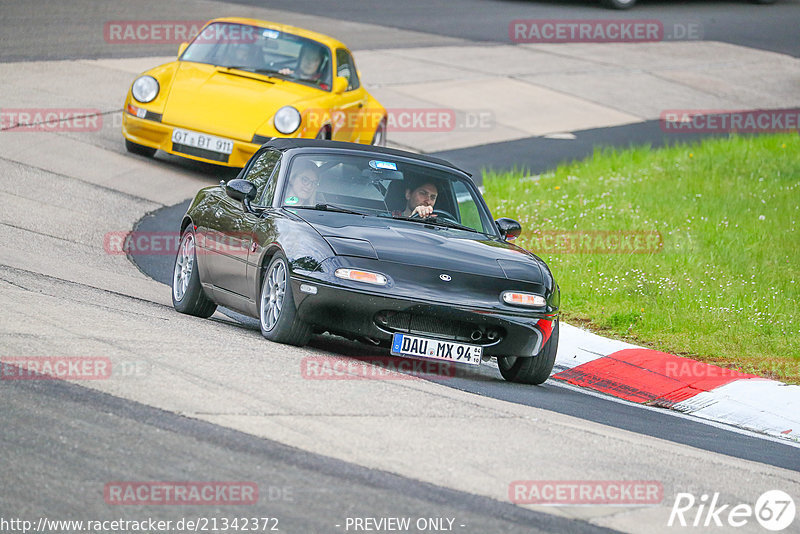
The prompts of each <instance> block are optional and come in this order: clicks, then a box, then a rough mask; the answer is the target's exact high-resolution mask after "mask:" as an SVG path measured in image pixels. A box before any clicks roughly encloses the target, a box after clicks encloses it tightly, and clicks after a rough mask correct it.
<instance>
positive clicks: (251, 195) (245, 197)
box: [225, 179, 258, 203]
mask: <svg viewBox="0 0 800 534" xmlns="http://www.w3.org/2000/svg"><path fill="white" fill-rule="evenodd" d="M225 193H227V194H228V196H229V197H231V198H232V199H234V200H238V201H240V202H245V201H246V202H248V203H249V202H250V201H251V200H255V198H256V194H257V193H258V190H257V189H256V186H255V185H253V183H252V182H248V181H247V180H242V179H236V180H231V181H230V182H228V183H227V184H225Z"/></svg>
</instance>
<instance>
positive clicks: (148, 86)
mask: <svg viewBox="0 0 800 534" xmlns="http://www.w3.org/2000/svg"><path fill="white" fill-rule="evenodd" d="M158 90H159V87H158V81H156V79H155V78H153V77H152V76H139V77H138V78H136V81H135V82H133V87H132V88H131V94H132V95H133V98H135V99H136V100H137V101H139V102H141V103H142V104H147V103H148V102H152V101H153V99H154V98H155V97H156V96H158Z"/></svg>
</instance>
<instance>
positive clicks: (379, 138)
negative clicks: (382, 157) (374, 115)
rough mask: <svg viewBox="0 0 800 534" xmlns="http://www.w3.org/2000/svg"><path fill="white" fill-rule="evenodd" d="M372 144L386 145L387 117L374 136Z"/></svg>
mask: <svg viewBox="0 0 800 534" xmlns="http://www.w3.org/2000/svg"><path fill="white" fill-rule="evenodd" d="M372 144H373V145H375V146H386V119H383V120H381V122H380V124H378V127H377V128H376V129H375V135H373V136H372Z"/></svg>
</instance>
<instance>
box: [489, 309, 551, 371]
mask: <svg viewBox="0 0 800 534" xmlns="http://www.w3.org/2000/svg"><path fill="white" fill-rule="evenodd" d="M556 352H558V319H556V320H555V321H554V322H553V332H552V333H551V334H550V339H548V340H547V343H545V344H544V347H542V350H540V351H539V354H538V355H536V356H534V357H532V358H530V357H527V356H526V357H516V356H498V357H497V366H498V367H499V368H500V374H501V375H503V378H505V379H506V380H508V381H509V382H519V383H521V384H542V383H544V381H545V380H547V379H548V378H549V377H550V373H552V372H553V365H555V363H556Z"/></svg>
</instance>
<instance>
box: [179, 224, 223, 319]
mask: <svg viewBox="0 0 800 534" xmlns="http://www.w3.org/2000/svg"><path fill="white" fill-rule="evenodd" d="M172 305H173V306H174V307H175V309H176V310H178V311H179V312H181V313H186V314H188V315H194V316H196V317H202V318H204V319H205V318H206V317H211V316H212V315H213V314H214V311H216V309H217V305H216V304H214V302H213V301H212V300H211V299H209V298H208V297H207V296H206V294H205V293H204V292H203V288H202V287H201V286H200V275H199V274H198V272H197V253H196V252H195V238H194V232H192V230H191V229H189V228H187V229H186V230H185V231H184V234H183V235H182V236H181V244H180V246H179V247H178V254H177V255H176V256H175V267H174V268H173V270H172Z"/></svg>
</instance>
